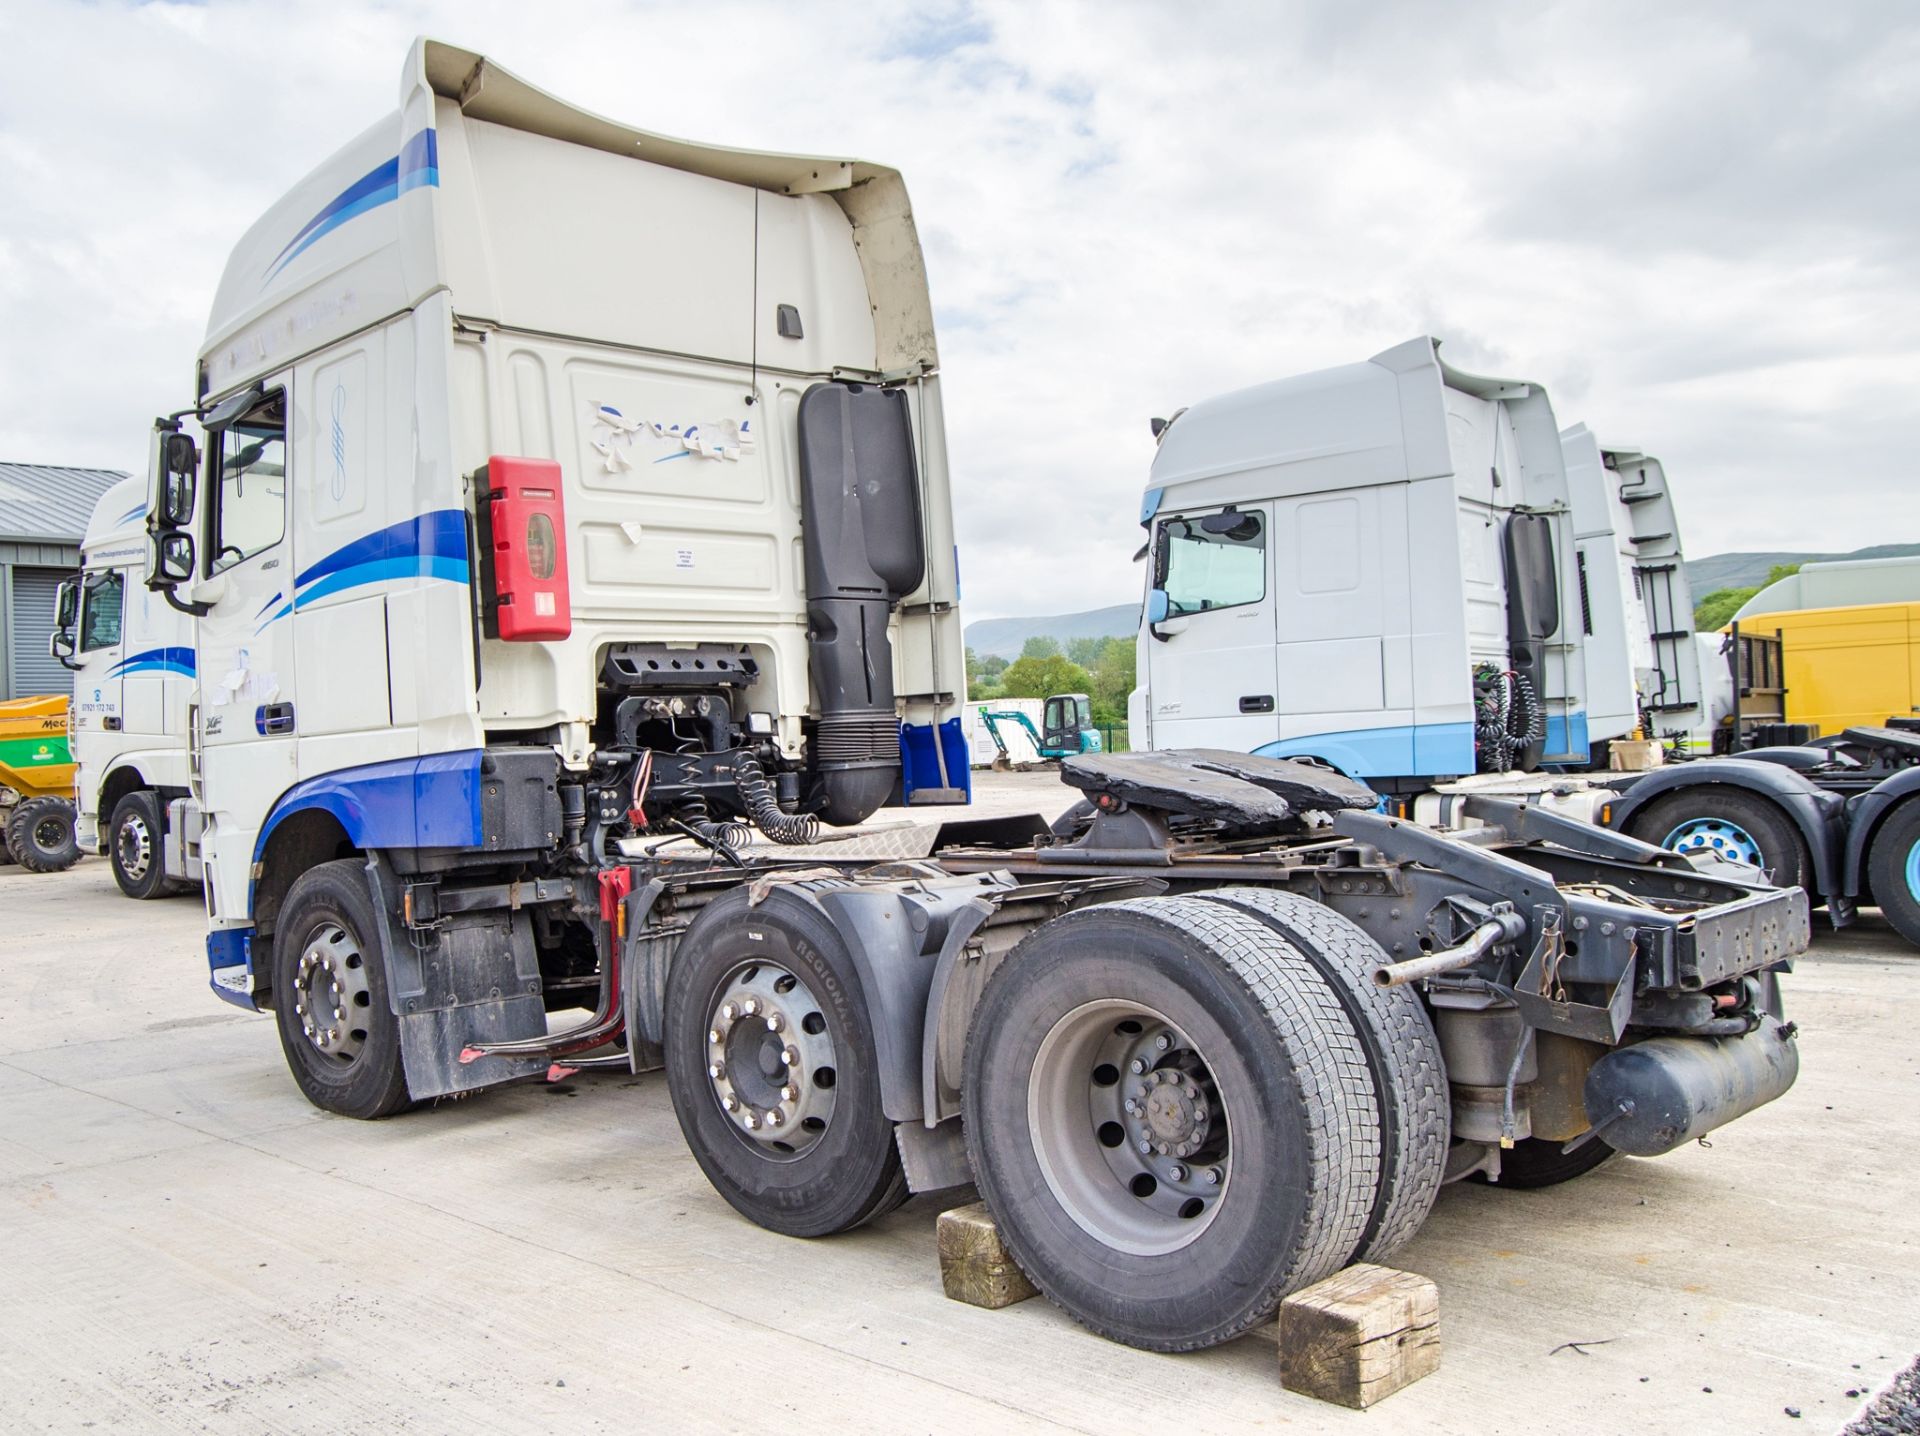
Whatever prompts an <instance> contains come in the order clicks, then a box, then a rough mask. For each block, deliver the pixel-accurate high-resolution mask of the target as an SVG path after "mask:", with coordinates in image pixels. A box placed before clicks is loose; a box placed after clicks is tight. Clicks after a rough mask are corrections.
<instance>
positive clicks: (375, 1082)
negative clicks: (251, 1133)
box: [273, 858, 409, 1119]
mask: <svg viewBox="0 0 1920 1436" xmlns="http://www.w3.org/2000/svg"><path fill="white" fill-rule="evenodd" d="M380 922H381V919H380V915H379V914H378V912H377V911H376V910H375V908H374V905H373V899H372V897H371V896H370V895H369V893H368V892H367V876H366V870H365V868H364V867H363V866H362V865H361V863H360V862H359V860H358V859H355V858H343V859H341V860H339V861H337V862H331V863H321V864H320V865H319V866H318V867H315V868H310V869H308V870H307V871H306V872H304V873H302V874H301V875H300V877H299V878H298V879H296V880H295V882H294V884H293V887H292V889H291V890H290V891H289V892H288V893H287V900H286V902H285V903H284V904H283V905H282V906H281V909H280V921H279V924H278V926H277V927H276V928H275V930H274V935H273V1004H274V1016H275V1017H276V1018H277V1019H278V1022H279V1026H280V1048H281V1050H282V1051H283V1052H285V1053H286V1057H287V1067H288V1069H289V1070H290V1071H291V1072H292V1073H293V1080H294V1081H295V1082H296V1083H298V1084H299V1087H300V1090H301V1091H302V1092H303V1093H305V1094H306V1098H307V1100H308V1101H309V1102H311V1103H313V1105H314V1106H316V1107H318V1108H320V1109H321V1110H322V1111H325V1112H337V1113H339V1114H340V1115H341V1116H343V1117H360V1118H367V1119H371V1118H376V1117H386V1116H391V1115H392V1114H393V1113H395V1112H398V1111H399V1110H400V1109H401V1108H403V1107H405V1106H406V1105H407V1103H408V1101H409V1098H408V1095H407V1074H406V1070H405V1068H404V1067H403V1066H402V1065H401V1060H400V1021H399V1019H398V1018H397V1017H395V1016H394V1015H393V1008H392V1007H391V1006H390V1005H389V1003H388V1001H387V975H386V969H385V967H384V965H383V964H382V962H381V959H380Z"/></svg>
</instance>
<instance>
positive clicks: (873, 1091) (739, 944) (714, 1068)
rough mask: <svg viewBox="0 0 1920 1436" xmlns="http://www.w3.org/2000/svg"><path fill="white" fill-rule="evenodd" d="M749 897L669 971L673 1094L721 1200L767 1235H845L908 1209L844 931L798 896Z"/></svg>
mask: <svg viewBox="0 0 1920 1436" xmlns="http://www.w3.org/2000/svg"><path fill="white" fill-rule="evenodd" d="M749 898H750V894H749V892H748V890H747V889H746V888H744V887H741V888H735V889H734V890H733V891H731V892H729V893H727V894H726V895H725V896H723V897H719V898H716V899H714V900H713V901H712V902H711V903H709V904H708V905H707V906H706V908H705V909H704V910H702V912H701V913H700V915H699V917H697V918H696V919H695V920H694V922H693V925H692V926H691V927H689V928H688V929H687V933H686V936H685V937H683V938H682V939H681V941H680V947H679V950H678V952H677V953H676V955H675V957H674V961H673V967H672V970H671V971H670V972H669V973H668V975H667V995H666V1014H665V1035H666V1066H667V1091H668V1093H669V1094H670V1095H671V1096H672V1098H673V1110H674V1115H675V1116H676V1117H678V1118H679V1120H680V1130H681V1132H682V1133H684V1134H685V1136H686V1139H687V1146H688V1147H689V1148H691V1149H692V1151H693V1155H694V1160H695V1161H697V1162H699V1164H700V1169H701V1170H702V1171H703V1172H705V1173H706V1174H707V1180H708V1181H709V1182H711V1183H713V1186H714V1190H716V1191H717V1192H719V1193H720V1195H721V1196H723V1197H725V1198H726V1199H727V1201H728V1202H730V1203H731V1204H732V1205H733V1207H734V1208H735V1210H737V1211H739V1212H740V1213H741V1214H742V1215H743V1216H745V1217H747V1218H749V1219H750V1220H752V1221H754V1222H757V1223H758V1224H759V1225H761V1226H763V1227H766V1228H767V1229H768V1230H769V1231H776V1232H782V1233H785V1234H786V1235H788V1236H796V1237H822V1236H829V1235H832V1234H833V1233H835V1232H844V1231H848V1230H850V1229H852V1228H854V1227H857V1226H860V1225H862V1224H863V1223H865V1222H869V1221H872V1220H873V1219H874V1218H875V1217H878V1216H881V1215H884V1214H885V1213H887V1212H890V1211H892V1210H893V1209H894V1208H895V1207H897V1206H899V1205H900V1204H901V1203H902V1202H904V1201H905V1200H906V1199H907V1181H906V1174H905V1172H904V1171H903V1170H902V1168H901V1165H900V1154H899V1152H898V1150H897V1149H896V1148H895V1146H894V1138H893V1123H892V1122H891V1121H890V1120H888V1118H887V1115H886V1113H885V1112H884V1111H882V1110H881V1105H880V1074H879V1068H878V1066H877V1064H876V1062H875V1057H874V1039H873V1026H872V1022H871V1019H870V1018H869V1016H868V1013H867V1005H866V1000H865V998H864V996H863V994H862V990H861V985H860V973H859V970H858V969H857V968H856V967H855V966H854V962H853V958H852V956H851V954H850V953H849V952H848V951H847V946H846V943H845V942H844V941H842V939H841V937H840V934H839V933H838V932H837V931H836V930H835V929H834V926H833V924H832V923H830V922H829V921H828V920H827V918H826V917H825V915H823V914H822V913H821V912H820V911H819V910H818V909H816V908H814V907H813V906H812V905H811V904H809V903H808V902H807V901H806V900H805V899H804V898H803V897H800V896H799V895H797V894H793V893H787V892H778V891H776V892H774V893H773V894H772V895H770V896H769V897H768V898H767V900H766V901H765V902H763V903H761V904H759V905H758V906H753V905H751V903H750V901H749Z"/></svg>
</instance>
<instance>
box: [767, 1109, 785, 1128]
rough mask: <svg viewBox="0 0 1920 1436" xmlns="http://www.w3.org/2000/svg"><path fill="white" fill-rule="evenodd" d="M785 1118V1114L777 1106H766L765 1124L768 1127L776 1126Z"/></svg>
mask: <svg viewBox="0 0 1920 1436" xmlns="http://www.w3.org/2000/svg"><path fill="white" fill-rule="evenodd" d="M786 1120H787V1119H786V1116H785V1114H784V1113H782V1112H781V1110H780V1109H779V1108H778V1107H769V1108H767V1125H768V1126H769V1127H778V1126H779V1125H780V1124H781V1123H782V1122H784V1121H786Z"/></svg>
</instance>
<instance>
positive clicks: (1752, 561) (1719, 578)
mask: <svg viewBox="0 0 1920 1436" xmlns="http://www.w3.org/2000/svg"><path fill="white" fill-rule="evenodd" d="M1914 554H1920V543H1883V544H1875V545H1874V546H1873V547H1871V548H1857V549H1855V550H1854V551H1853V552H1852V553H1717V554H1713V555H1712V556H1710V557H1708V558H1695V559H1688V560H1687V582H1688V583H1689V584H1691V585H1692V586H1693V596H1694V598H1695V599H1696V600H1698V599H1702V598H1705V597H1706V596H1707V595H1708V594H1709V593H1712V592H1713V590H1715V589H1716V588H1753V587H1755V586H1756V585H1758V584H1763V583H1765V582H1766V581H1767V573H1768V572H1769V570H1771V569H1772V568H1773V566H1774V565H1775V564H1781V563H1829V562H1831V561H1833V560H1834V559H1842V558H1908V557H1911V556H1912V555H1914Z"/></svg>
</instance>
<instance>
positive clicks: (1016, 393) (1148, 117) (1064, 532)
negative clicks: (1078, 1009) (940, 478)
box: [0, 0, 1920, 618]
mask: <svg viewBox="0 0 1920 1436" xmlns="http://www.w3.org/2000/svg"><path fill="white" fill-rule="evenodd" d="M416 33H428V34H433V35H436V36H438V37H441V38H444V39H447V40H450V41H453V42H455V43H458V44H461V45H465V46H467V47H469V48H473V49H477V50H481V51H484V52H485V53H487V54H489V55H491V56H493V57H494V58H495V59H497V60H498V61H499V62H500V63H502V64H504V65H505V66H506V67H507V68H509V69H511V70H513V71H515V72H517V73H518V74H520V75H521V76H523V77H524V78H526V79H528V80H531V81H533V82H534V83H536V84H538V85H541V86H542V87H544V88H546V89H548V90H550V91H552V92H554V93H556V94H558V95H560V96H562V97H563V98H566V99H568V100H571V101H573V102H575V103H578V104H581V105H584V106H586V107H588V108H590V109H594V110H598V111H600V112H601V113H604V114H606V115H609V116H611V117H613V118H615V119H619V120H623V121H626V122H629V123H632V124H635V125H638V126H641V127H643V128H648V129H654V130H660V131H665V132H667V133H672V134H680V135H685V136H688V137H690V138H695V139H700V140H708V141H714V142H719V143H726V144H734V145H744V146H751V147H755V148H763V149H782V150H796V151H803V152H825V153H842V154H851V155H856V156H859V157H861V158H868V159H873V160H878V161H882V162H885V163H888V164H892V165H894V166H896V167H898V168H899V169H901V170H902V171H903V172H904V173H905V175H906V177H907V183H908V186H909V189H910V191H911V193H912V195H913V197H914V206H915V211H916V214H917V217H918V220H919V225H920V233H921V237H922V239H923V241H924V243H925V245H926V248H927V257H928V267H929V270H930V274H931V278H932V284H933V291H934V302H935V306H936V310H937V315H938V321H939V324H940V326H941V357H942V363H943V368H944V371H945V376H946V379H945V382H946V387H947V400H948V415H949V442H950V446H951V450H952V456H953V462H954V469H955V474H956V487H955V502H956V506H957V509H958V521H959V526H960V534H961V543H962V566H963V572H964V575H965V581H966V585H967V590H966V597H967V608H968V616H969V617H973V618H979V617H989V616H997V615H1006V614H1039V613H1053V612H1064V611H1070V610H1075V609H1083V608H1092V607H1096V606H1099V605H1102V604H1108V603H1116V602H1125V601H1129V600H1132V599H1134V598H1136V597H1137V596H1138V585H1139V575H1138V570H1136V569H1135V568H1133V567H1132V565H1131V564H1130V563H1129V562H1128V560H1129V558H1130V556H1131V553H1132V551H1133V549H1134V548H1135V547H1136V546H1137V544H1138V541H1139V530H1138V528H1137V527H1136V525H1135V522H1134V521H1135V517H1136V515H1137V511H1138V510H1137V503H1138V494H1139V491H1140V489H1141V488H1142V487H1143V486H1144V479H1145V475H1146V469H1147V465H1148V463H1149V462H1150V460H1151V457H1152V441H1151V438H1150V437H1149V434H1148V428H1147V421H1148V419H1149V418H1150V417H1151V416H1153V415H1155V414H1166V413H1170V412H1171V411H1172V410H1174V409H1176V408H1178V407H1179V406H1180V405H1182V404H1186V403H1190V402H1192V401H1194V400H1196V399H1199V398H1203V397H1205V396H1207V395H1209V394H1214V393H1219V392H1221V391H1224V390H1227V389H1232V388H1238V387H1241V386H1243V385H1247V384H1251V383H1256V382H1259V381H1262V380H1265V379H1271V378H1278V377H1281V376H1284V375H1287V374H1292V373H1297V372H1300V371H1303V370H1308V369H1316V368H1321V367H1325V366H1328V365H1333V364H1341V363H1348V362H1352V361H1354V360H1358V359H1363V358H1365V357H1366V356H1368V355H1370V354H1373V353H1376V352H1378V351H1379V350H1381V349H1384V348H1387V347H1389V346H1390V345H1393V344H1395V343H1398V342H1399V341H1401V340H1404V339H1407V338H1410V337H1412V336H1414V335H1417V334H1421V333H1430V334H1433V335H1436V336H1438V337H1440V338H1441V339H1443V340H1444V341H1445V343H1446V346H1447V347H1446V353H1447V355H1448V357H1449V358H1450V359H1451V360H1452V361H1453V362H1455V363H1457V364H1460V365H1462V366H1463V367H1466V368H1470V369H1477V370H1479V371H1481V372H1487V373H1497V374H1503V375H1508V376H1511V377H1516V378H1526V379H1534V380H1538V381H1540V382H1542V383H1544V384H1546V385H1547V387H1548V389H1549V391H1550V392H1551V394H1552V396H1553V399H1554V403H1555V408H1556V411H1557V412H1558V414H1559V416H1560V418H1561V421H1562V423H1572V422H1574V421H1576V420H1585V421H1586V422H1587V423H1588V424H1589V425H1591V426H1592V427H1593V428H1594V429H1595V430H1596V431H1597V432H1598V433H1599V434H1600V435H1601V437H1602V440H1603V441H1604V442H1606V443H1608V444H1610V445H1614V446H1617V447H1643V448H1645V449H1647V450H1648V451H1650V452H1653V453H1657V454H1659V455H1661V456H1662V457H1663V458H1664V459H1665V460H1666V461H1667V465H1668V472H1669V473H1670V474H1671V475H1672V477H1673V479H1674V481H1675V484H1676V486H1677V488H1678V490H1679V493H1680V504H1681V510H1682V519H1683V521H1684V523H1685V526H1686V539H1687V544H1688V548H1689V551H1690V552H1692V553H1693V554H1695V555H1704V554H1709V553H1715V552H1720V551H1724V550H1728V549H1735V548H1819V549H1835V550H1838V549H1848V548H1853V547H1856V546H1859V545H1863V544H1868V543H1876V542H1886V541H1894V540H1920V460H1916V453H1917V452H1920V433H1916V430H1917V429H1920V285H1916V276H1917V275H1920V8H1916V7H1914V6H1912V5H1911V4H1907V3H1901V0H1893V3H1878V4H1876V3H1870V2H1869V0H1847V3H1841V4H1809V3H1804V0H1794V2H1793V3H1763V0H1741V3H1729V4H1721V5H1714V4H1699V5H1688V6H1676V5H1673V4H1670V3H1658V4H1631V3H1608V4H1598V3H1596V4H1588V5H1555V4H1547V3H1533V4H1525V5H1521V4H1501V3H1482V4H1476V5H1471V6H1469V5H1464V4H1462V5H1445V4H1439V3H1416V2H1415V0H1408V3H1403V4H1397V5H1396V4H1387V3H1381V4H1376V5H1351V4H1344V3H1337V0H1336V3H1326V4H1321V3H1272V4H1264V5H1231V4H1221V5H1211V4H1204V3H1203V4H1193V3H1178V4H1175V3H1168V4H1137V5H1136V4H1126V3H1111V0H1110V3H1104V4H1098V5H1071V4H1043V3H1026V4H1021V3H1011V0H1009V3H993V0H988V3H978V4H951V5H912V4H903V5H897V6H892V7H886V6H877V5H872V4H867V5H862V6H859V7H857V8H856V7H854V6H851V5H848V6H830V5H825V4H819V5H800V4H791V3H768V4H757V3H741V4H731V3H706V4H694V3H682V4H675V5H665V4H643V3H617V0H600V3H585V4H578V5H563V4H558V3H555V4H542V5H529V4H525V3H490V0H459V3H453V0H448V3H441V4H432V3H398V0H394V2H393V3H355V0H324V3H297V0H290V2H289V3H280V0H273V3H266V0H258V3H241V0H234V3H228V0H213V3H210V4H205V5H183V4H145V5H139V4H126V3H115V0H97V3H86V4H80V3H65V4H63V3H53V0H6V3H5V4H4V5H3V6H0V55H4V56H5V57H6V61H7V63H6V79H5V82H4V84H0V459H5V460H19V461H25V462H40V463H59V464H97V465H103V466H109V467H115V468H123V469H129V470H136V469H140V468H142V467H143V466H144V464H145V443H146V433H147V430H148V425H149V422H150V420H151V417H152V416H153V415H154V414H156V413H159V412H162V411H165V410H168V409H172V408H177V407H179V406H180V405H181V404H183V403H184V402H186V397H187V394H188V391H189V386H190V382H191V374H192V363H193V356H194V352H195V350H196V348H197V346H198V343H199V341H200V337H201V334H202V330H203V328H204V325H205V321H206V314H207V308H208V305H209V304H210V302H211V299H212V293H213V287H214V284H215V282H216V280H217V278H218V276H219V273H220V269H221V267H222V265H223V263H224V262H225V259H226V256H227V252H228V250H229V248H230V247H231V245H232V242H233V240H234V239H235V238H236V237H237V236H238V234H239V233H240V232H241V231H242V230H243V229H244V228H245V227H246V226H247V225H248V224H250V223H251V222H252V221H253V220H254V219H255V218H256V217H257V216H258V215H259V213H260V212H261V210H263V209H264V208H265V207H266V206H267V205H268V204H269V203H270V202H271V201H272V200H273V199H275V198H276V197H277V196H278V195H279V194H280V193H281V192H282V191H283V190H285V189H286V188H287V187H288V186H289V185H290V184H292V183H293V181H295V180H296V179H297V178H299V177H300V176H301V175H302V174H304V173H305V172H306V171H307V170H309V169H310V168H312V167H313V166H314V165H315V164H316V163H318V162H319V161H320V160H322V159H324V158H325V157H326V156H327V155H328V154H329V153H330V152H331V151H333V150H334V149H336V148H338V147H339V145H340V144H342V143H343V142H344V141H345V140H346V139H348V138H349V137H351V136H352V135H353V134H355V133H357V132H358V131H359V130H361V129H362V128H364V127H365V126H366V125H368V124H370V123H372V122H373V121H374V120H375V119H377V118H379V117H380V115H381V114H383V113H384V112H386V111H388V110H390V109H391V108H392V107H393V105H394V103H395V99H396V95H397V93H398V85H399V71H400V64H401V60H402V58H403V56H404V54H405V51H406V47H407V44H408V41H409V39H410V38H411V37H412V36H413V35H414V34H416Z"/></svg>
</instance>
